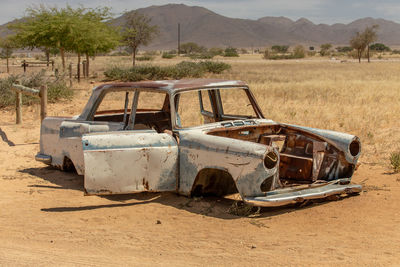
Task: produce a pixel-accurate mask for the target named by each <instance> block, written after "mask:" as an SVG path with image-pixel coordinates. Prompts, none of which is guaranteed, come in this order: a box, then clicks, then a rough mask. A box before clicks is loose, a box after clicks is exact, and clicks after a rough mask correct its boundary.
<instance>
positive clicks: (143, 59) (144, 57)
mask: <svg viewBox="0 0 400 267" xmlns="http://www.w3.org/2000/svg"><path fill="white" fill-rule="evenodd" d="M153 59H154V57H152V56H149V55H143V56H140V57H136V60H137V61H151V60H153Z"/></svg>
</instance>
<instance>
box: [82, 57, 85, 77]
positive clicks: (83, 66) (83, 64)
mask: <svg viewBox="0 0 400 267" xmlns="http://www.w3.org/2000/svg"><path fill="white" fill-rule="evenodd" d="M82 69H83V78H86V61H85V60H84V61H82Z"/></svg>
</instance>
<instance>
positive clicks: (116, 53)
mask: <svg viewBox="0 0 400 267" xmlns="http://www.w3.org/2000/svg"><path fill="white" fill-rule="evenodd" d="M130 55H131V54H129V53H128V52H126V51H118V52H114V53H111V54H110V56H116V57H117V56H130Z"/></svg>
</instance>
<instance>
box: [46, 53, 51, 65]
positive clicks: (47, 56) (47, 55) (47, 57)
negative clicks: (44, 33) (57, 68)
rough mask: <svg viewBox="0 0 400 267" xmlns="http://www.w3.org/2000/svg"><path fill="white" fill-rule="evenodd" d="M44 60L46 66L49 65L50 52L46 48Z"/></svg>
mask: <svg viewBox="0 0 400 267" xmlns="http://www.w3.org/2000/svg"><path fill="white" fill-rule="evenodd" d="M46 60H47V67H48V66H49V65H50V52H49V50H47V49H46Z"/></svg>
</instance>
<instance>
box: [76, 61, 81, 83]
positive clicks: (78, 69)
mask: <svg viewBox="0 0 400 267" xmlns="http://www.w3.org/2000/svg"><path fill="white" fill-rule="evenodd" d="M76 74H77V75H78V83H80V82H81V65H80V64H79V63H78V65H77V68H76Z"/></svg>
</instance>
